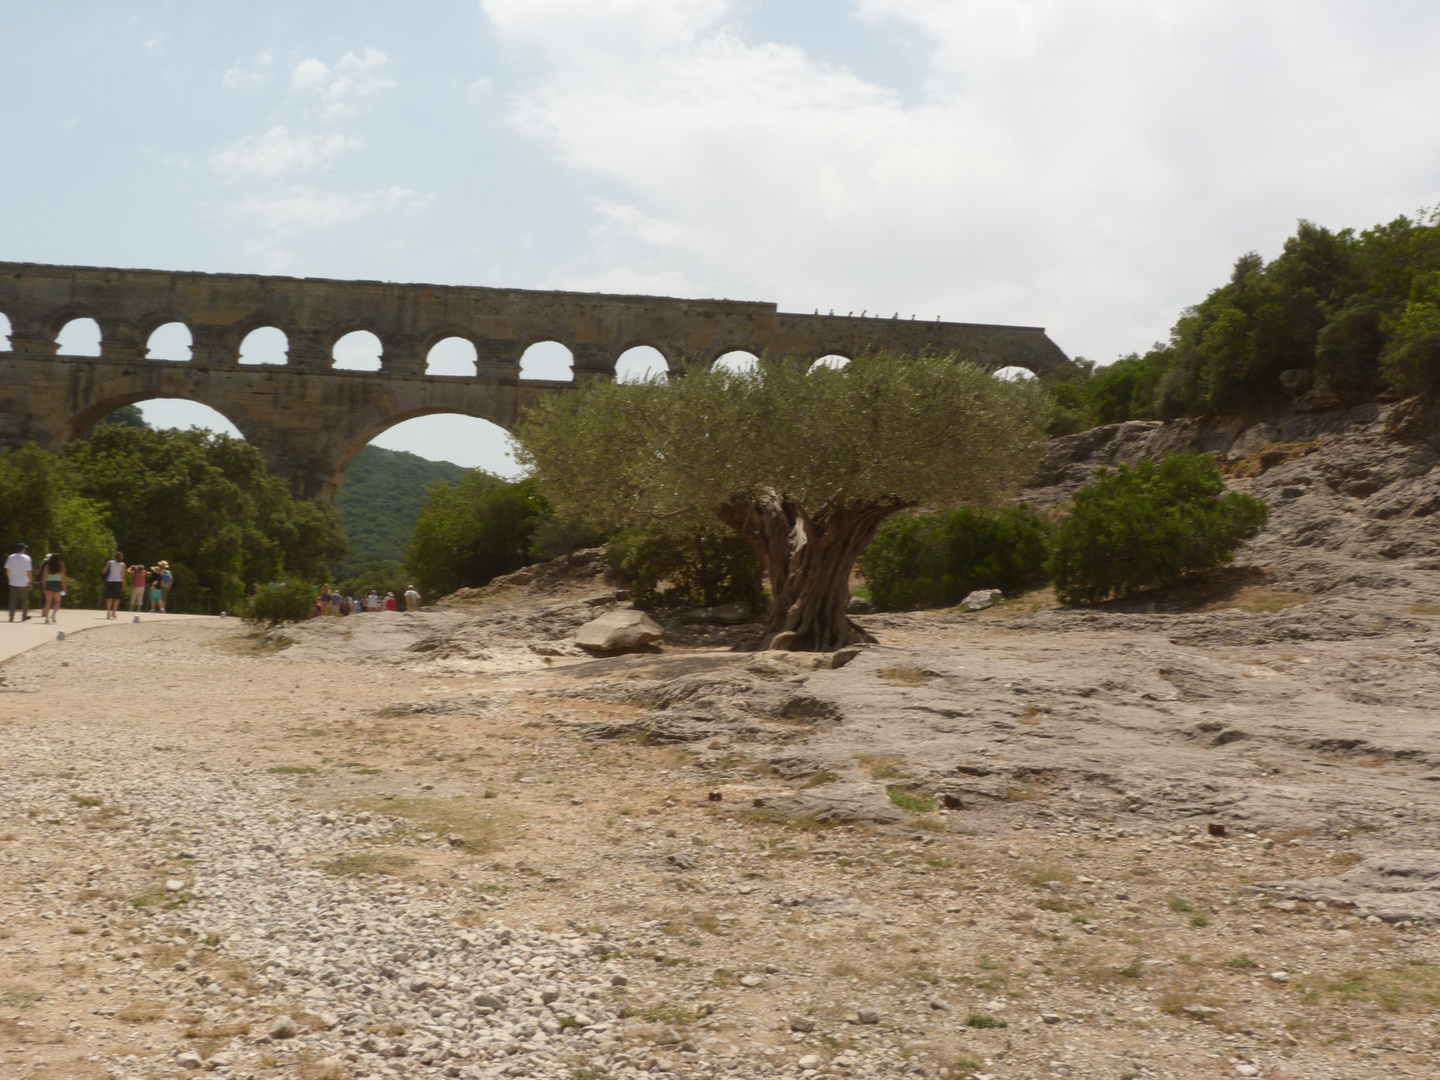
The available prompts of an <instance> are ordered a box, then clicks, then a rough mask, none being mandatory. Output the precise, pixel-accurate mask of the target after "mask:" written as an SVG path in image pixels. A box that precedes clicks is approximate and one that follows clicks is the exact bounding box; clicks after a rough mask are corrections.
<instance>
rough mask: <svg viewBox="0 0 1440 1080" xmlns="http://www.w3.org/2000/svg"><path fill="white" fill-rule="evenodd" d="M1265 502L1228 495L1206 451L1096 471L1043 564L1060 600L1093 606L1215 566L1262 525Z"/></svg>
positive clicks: (1056, 530)
mask: <svg viewBox="0 0 1440 1080" xmlns="http://www.w3.org/2000/svg"><path fill="white" fill-rule="evenodd" d="M1267 514H1268V511H1267V508H1266V506H1265V504H1264V503H1263V502H1261V501H1260V500H1259V499H1256V498H1253V497H1252V496H1249V495H1244V494H1241V493H1240V492H1234V491H1232V492H1226V491H1225V481H1224V479H1223V478H1222V477H1221V475H1220V471H1219V469H1217V468H1216V466H1215V461H1214V459H1213V458H1211V457H1210V455H1208V454H1172V455H1170V456H1168V457H1166V458H1165V459H1164V460H1163V461H1161V462H1160V463H1159V464H1158V465H1157V464H1155V463H1154V462H1150V461H1142V462H1140V463H1139V464H1137V465H1121V466H1120V467H1119V468H1118V469H1117V470H1116V471H1115V472H1113V473H1112V472H1110V471H1109V470H1106V469H1101V470H1100V472H1099V474H1098V475H1097V477H1096V478H1095V480H1094V481H1093V482H1092V483H1090V484H1087V485H1086V486H1085V487H1083V488H1081V489H1080V490H1079V491H1077V492H1076V493H1075V497H1074V500H1073V502H1072V504H1071V507H1070V513H1069V515H1068V516H1067V517H1066V518H1064V519H1063V520H1062V521H1061V522H1060V524H1059V525H1058V526H1057V527H1056V529H1055V533H1054V537H1053V540H1052V547H1051V557H1050V561H1049V563H1048V568H1049V571H1050V574H1051V577H1052V578H1053V579H1054V582H1055V594H1056V596H1057V597H1059V599H1060V600H1061V602H1062V603H1066V604H1081V603H1093V602H1095V601H1098V600H1104V599H1106V598H1107V597H1111V596H1117V597H1118V596H1126V595H1128V594H1130V593H1133V592H1135V591H1137V590H1139V589H1145V588H1150V587H1152V586H1157V585H1169V584H1174V583H1175V582H1177V581H1179V580H1180V579H1181V578H1182V577H1184V576H1185V575H1186V574H1189V573H1193V572H1195V571H1198V570H1206V569H1209V568H1211V567H1214V566H1219V565H1221V564H1222V563H1224V562H1227V561H1229V559H1230V558H1231V557H1232V556H1233V555H1234V553H1235V548H1236V547H1237V546H1239V544H1241V543H1242V542H1243V541H1245V540H1248V539H1249V538H1250V537H1252V536H1254V535H1255V534H1256V533H1258V532H1259V531H1260V529H1261V528H1262V527H1263V526H1264V524H1265V520H1266V517H1267Z"/></svg>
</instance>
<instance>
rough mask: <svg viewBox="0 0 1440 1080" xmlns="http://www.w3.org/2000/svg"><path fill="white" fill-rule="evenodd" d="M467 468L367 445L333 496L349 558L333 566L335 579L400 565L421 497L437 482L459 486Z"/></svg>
mask: <svg viewBox="0 0 1440 1080" xmlns="http://www.w3.org/2000/svg"><path fill="white" fill-rule="evenodd" d="M467 472H469V470H468V469H466V468H464V467H463V466H461V465H455V464H452V463H451V462H448V461H430V460H427V459H426V458H422V457H420V456H419V455H418V454H409V453H406V452H405V451H403V450H382V449H381V448H380V447H378V446H367V447H365V449H363V450H361V451H360V453H359V454H357V455H356V457H355V460H354V461H353V462H351V463H350V467H349V468H348V469H346V470H345V482H344V483H343V484H341V485H340V490H339V492H337V493H336V495H335V508H336V509H337V510H339V511H340V522H341V526H342V527H343V528H344V530H345V539H346V540H348V541H349V543H350V557H349V558H348V559H347V560H346V561H345V563H344V564H343V565H341V566H337V567H334V572H335V576H336V579H337V580H343V579H344V578H346V577H348V576H350V575H351V574H352V573H356V572H359V571H360V570H361V569H362V568H364V567H368V566H373V565H374V564H376V563H386V562H403V561H404V559H405V547H406V545H407V544H409V543H410V533H411V531H412V530H413V529H414V528H415V518H416V516H417V515H418V514H419V513H420V507H421V506H423V505H424V504H425V492H426V491H427V489H429V487H430V485H431V484H432V483H434V482H435V481H436V480H445V481H447V482H449V483H451V484H455V483H458V482H459V481H460V478H461V477H462V476H464V475H465V474H466V473H467Z"/></svg>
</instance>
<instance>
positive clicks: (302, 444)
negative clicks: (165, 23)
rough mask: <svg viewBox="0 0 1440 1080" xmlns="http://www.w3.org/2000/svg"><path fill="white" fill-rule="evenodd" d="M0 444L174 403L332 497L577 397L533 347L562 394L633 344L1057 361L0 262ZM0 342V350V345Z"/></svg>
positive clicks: (336, 287)
mask: <svg viewBox="0 0 1440 1080" xmlns="http://www.w3.org/2000/svg"><path fill="white" fill-rule="evenodd" d="M0 314H4V315H5V316H7V317H8V318H9V320H10V328H11V329H10V351H8V352H6V351H0V445H4V444H8V445H17V444H22V443H26V442H35V443H38V444H40V445H41V446H44V447H47V448H49V449H52V450H53V449H58V448H59V447H60V446H62V445H63V444H64V443H66V442H67V441H69V440H70V439H74V438H76V437H77V436H79V435H83V434H84V433H85V432H86V431H88V430H89V429H90V427H91V426H92V425H93V424H95V422H96V421H98V420H99V419H101V418H102V417H104V416H105V415H106V414H108V413H110V412H112V411H113V410H115V409H117V408H119V407H121V406H123V405H129V404H132V403H134V402H137V401H144V400H147V399H150V398H157V397H162V398H163V397H169V398H186V399H189V400H191V401H198V402H201V403H203V404H205V405H208V406H210V407H211V408H213V409H215V410H217V411H218V412H220V413H222V414H223V415H224V416H226V417H228V418H229V419H230V421H231V422H232V423H234V424H235V426H236V427H237V428H239V429H240V431H241V432H242V433H243V434H244V436H245V438H246V439H247V440H248V441H250V442H251V443H252V444H254V445H255V446H256V447H257V448H258V449H259V450H260V452H261V453H262V454H263V455H264V457H265V460H266V462H267V463H268V465H269V466H270V468H271V469H272V471H274V472H276V473H278V474H279V475H283V476H286V477H288V478H289V479H290V481H291V483H292V484H293V485H294V488H295V490H296V491H297V492H298V493H300V494H302V495H305V496H312V495H324V496H327V497H328V496H332V495H333V494H334V493H335V490H336V488H337V487H338V486H339V484H340V482H341V480H342V479H343V477H344V472H345V467H346V466H347V465H348V464H349V463H350V462H351V461H352V460H353V459H354V457H355V455H356V454H357V453H359V452H360V449H361V448H362V447H363V446H365V444H366V443H368V442H369V441H370V440H371V439H373V438H374V437H375V436H376V435H378V434H380V433H381V432H382V431H384V430H385V429H386V428H388V427H390V426H391V425H393V424H396V423H399V422H400V421H402V420H408V419H410V418H411V417H416V416H425V415H427V414H431V413H462V414H464V415H467V416H477V417H481V418H483V419H485V420H489V421H492V422H493V423H496V424H498V425H500V426H501V427H504V428H507V429H509V428H513V427H514V425H515V424H516V422H517V420H518V419H519V417H520V416H521V415H522V414H523V413H524V411H525V409H526V408H527V407H528V406H529V405H531V404H532V403H533V402H535V401H537V400H538V399H539V398H540V397H542V396H543V395H546V394H555V393H564V392H566V391H567V390H569V389H570V388H573V387H574V385H575V381H574V380H572V381H567V382H555V381H541V380H532V379H522V378H521V377H520V358H521V355H522V354H523V353H524V352H525V350H526V349H527V348H528V347H529V346H530V345H532V344H535V343H537V342H543V341H556V342H559V343H561V344H563V345H565V346H567V347H568V348H569V349H570V352H571V354H572V355H573V357H574V363H573V371H574V379H575V380H584V379H588V378H597V377H599V378H605V377H613V376H614V373H615V362H616V360H617V359H618V358H619V356H620V354H621V353H623V352H624V351H625V350H626V349H629V348H632V347H634V346H637V345H649V346H652V347H653V348H655V349H657V350H659V352H660V353H661V354H662V355H663V356H664V357H665V360H666V362H667V363H668V364H669V366H670V370H671V371H672V372H683V371H685V370H686V369H687V368H691V367H695V366H701V367H704V366H707V365H709V364H711V363H713V362H714V361H715V359H716V358H717V357H720V356H722V355H723V354H725V353H727V352H731V351H734V350H745V351H748V352H753V353H756V354H762V353H770V354H772V355H784V356H792V357H795V358H796V359H797V360H799V361H813V360H815V359H817V358H819V357H821V356H825V355H829V354H838V355H840V356H846V357H853V356H856V355H858V354H861V353H864V352H868V351H871V350H889V351H894V352H897V353H909V354H914V353H919V352H922V351H935V352H939V353H947V354H948V353H956V354H959V355H961V356H963V357H966V358H968V359H972V360H974V361H976V362H977V363H981V364H984V365H986V366H988V367H990V368H991V369H992V370H993V369H997V368H1001V367H1009V366H1019V367H1024V368H1028V369H1029V370H1031V371H1033V372H1035V373H1037V374H1041V373H1044V372H1046V371H1048V370H1050V369H1051V368H1054V367H1056V366H1057V365H1064V364H1067V363H1069V361H1068V360H1067V358H1066V356H1065V354H1064V353H1062V352H1061V351H1060V349H1059V348H1057V347H1056V346H1055V344H1054V343H1053V342H1051V341H1050V339H1049V338H1048V337H1046V336H1045V332H1044V330H1042V329H1040V328H1037V327H1023V326H990V325H981V324H972V323H944V322H917V321H911V320H899V319H883V318H847V317H841V316H816V315H793V314H789V313H785V312H780V311H777V310H776V308H775V305H774V304H767V303H751V302H739V301H732V300H676V299H670V298H665V297H654V296H611V295H605V294H600V293H573V292H537V291H530V290H525V289H490V288H472V287H457V286H441V285H399V284H391V283H388V282H381V281H332V280H325V279H315V278H285V277H261V276H256V275H249V274H199V273H166V272H162V271H154V270H116V269H108V268H99V267H81V266H48V265H41V264H35V263H13V262H0ZM75 318H91V319H94V320H95V321H96V322H97V323H98V324H99V326H100V335H101V341H100V355H99V357H98V358H97V357H81V356H65V355H60V354H59V352H58V346H57V344H56V335H57V334H58V333H59V331H60V329H61V328H62V327H63V326H64V325H65V323H67V322H69V321H70V320H71V319H75ZM173 322H179V323H183V324H184V325H185V326H186V327H188V328H189V330H190V334H191V337H192V340H193V345H192V348H191V359H190V360H189V361H188V362H174V361H166V360H151V359H147V358H146V349H147V346H146V342H147V340H148V338H149V336H150V334H151V333H152V332H153V331H154V330H155V329H156V328H157V327H159V326H162V325H164V324H166V323H173ZM260 327H276V328H278V329H280V330H282V331H284V333H285V335H286V337H287V339H288V343H289V354H288V359H287V362H286V363H285V364H284V365H279V364H270V365H252V364H241V363H240V362H239V358H240V344H241V341H242V339H243V338H244V337H245V336H246V334H248V333H249V332H250V331H252V330H255V329H257V328H260ZM354 330H368V331H370V332H372V333H373V334H375V335H376V336H377V337H378V338H379V339H380V341H381V343H382V346H383V353H382V357H381V365H380V369H379V370H378V371H350V370H337V369H335V368H334V367H333V359H332V352H331V350H332V349H333V347H334V345H335V342H336V341H337V340H338V339H339V338H341V337H342V336H344V335H345V334H347V333H350V332H351V331H354ZM449 337H460V338H464V339H466V340H468V341H470V342H472V343H473V344H474V346H475V349H476V353H477V355H478V363H477V364H476V368H477V370H476V372H475V374H474V375H463V376H453V375H427V374H426V354H427V352H428V351H429V349H430V348H431V346H433V345H434V344H435V343H436V342H438V341H441V340H442V339H445V338H449ZM3 344H4V340H3V338H0V345H3Z"/></svg>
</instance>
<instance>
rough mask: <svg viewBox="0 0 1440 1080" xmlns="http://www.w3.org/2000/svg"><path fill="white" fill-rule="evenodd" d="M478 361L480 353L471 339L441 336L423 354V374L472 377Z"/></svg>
mask: <svg viewBox="0 0 1440 1080" xmlns="http://www.w3.org/2000/svg"><path fill="white" fill-rule="evenodd" d="M479 363H480V354H479V353H478V352H476V350H475V343H474V342H473V341H470V340H469V339H467V338H463V337H454V336H452V337H447V338H441V339H440V340H439V341H437V342H436V343H435V344H434V345H432V346H430V351H429V352H428V353H426V354H425V374H426V375H458V376H471V377H473V376H474V375H475V372H476V365H478V364H479Z"/></svg>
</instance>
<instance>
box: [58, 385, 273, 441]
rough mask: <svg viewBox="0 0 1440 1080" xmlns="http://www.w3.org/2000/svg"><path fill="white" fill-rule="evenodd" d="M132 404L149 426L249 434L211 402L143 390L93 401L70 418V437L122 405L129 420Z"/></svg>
mask: <svg viewBox="0 0 1440 1080" xmlns="http://www.w3.org/2000/svg"><path fill="white" fill-rule="evenodd" d="M132 406H133V407H134V408H136V409H138V411H139V413H140V418H141V419H142V420H143V421H144V423H145V424H146V425H147V426H148V427H153V428H178V429H180V430H181V431H188V430H189V429H190V428H192V427H195V428H202V429H204V430H206V431H213V432H215V433H216V434H220V435H229V436H231V437H233V438H236V439H245V438H246V436H245V433H244V432H243V431H242V430H241V428H240V425H239V424H238V423H236V418H232V417H230V416H227V415H225V413H223V412H221V411H220V410H219V409H217V408H215V407H214V406H212V405H206V404H204V403H203V402H199V401H194V400H191V399H190V398H183V397H170V396H165V395H158V394H155V393H153V392H143V391H142V392H138V393H131V394H120V395H117V396H114V397H110V398H107V399H106V400H104V401H102V402H99V403H98V404H95V405H92V406H91V407H90V408H88V409H86V410H85V411H84V412H81V413H78V414H76V415H75V416H74V417H73V418H72V419H71V421H70V429H71V431H70V437H71V438H80V437H81V436H83V435H85V434H86V433H88V432H89V431H90V430H91V429H92V428H94V427H95V425H96V424H99V423H101V422H102V421H103V420H104V419H105V418H106V417H107V416H111V415H112V414H114V413H116V412H117V411H119V410H121V409H126V410H127V414H126V417H125V418H124V419H122V420H121V422H122V423H129V422H131V417H133V414H131V413H129V407H132ZM246 441H247V442H253V441H254V440H253V439H247V440H246Z"/></svg>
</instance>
